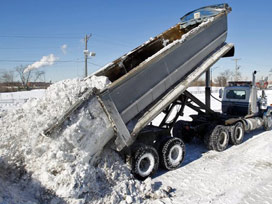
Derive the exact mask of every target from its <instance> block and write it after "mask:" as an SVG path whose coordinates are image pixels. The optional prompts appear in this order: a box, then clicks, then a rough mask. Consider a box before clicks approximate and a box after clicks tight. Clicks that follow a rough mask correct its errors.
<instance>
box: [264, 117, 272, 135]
mask: <svg viewBox="0 0 272 204" xmlns="http://www.w3.org/2000/svg"><path fill="white" fill-rule="evenodd" d="M264 129H265V130H266V131H268V130H271V129H272V116H271V115H269V116H265V117H264Z"/></svg>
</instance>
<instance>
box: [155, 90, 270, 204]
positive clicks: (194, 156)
mask: <svg viewBox="0 0 272 204" xmlns="http://www.w3.org/2000/svg"><path fill="white" fill-rule="evenodd" d="M194 91H196V89H195V88H193V89H191V92H194ZM266 94H267V99H268V102H269V104H272V91H271V90H267V91H266ZM259 95H260V92H259ZM214 96H218V94H216V93H214ZM197 97H198V98H199V99H201V100H202V101H205V95H204V94H197ZM211 102H212V108H213V109H215V110H220V106H221V103H219V102H218V101H216V100H214V99H212V101H211ZM190 114H195V113H194V111H192V110H189V109H187V111H186V112H185V116H184V117H183V118H182V119H185V120H186V119H188V120H189V115H190ZM153 180H154V183H155V184H156V186H158V187H165V186H171V187H172V191H173V194H172V197H170V198H163V199H158V200H155V201H153V202H151V203H152V204H180V203H184V204H191V203H200V204H208V203H213V204H222V203H224V204H238V203H239V204H256V203H264V204H271V203H272V195H271V192H272V132H271V131H264V130H262V129H259V130H255V131H253V132H251V133H248V134H246V136H245V141H244V142H243V143H242V144H240V145H238V146H229V148H228V149H227V150H225V151H224V152H216V151H207V149H206V148H205V147H204V145H203V143H202V142H201V141H198V140H195V141H193V143H192V144H186V155H185V160H184V163H183V165H182V167H180V168H179V169H177V170H175V171H168V172H166V171H163V170H161V171H159V172H158V173H157V175H156V176H155V178H154V179H153ZM155 189H156V188H155Z"/></svg>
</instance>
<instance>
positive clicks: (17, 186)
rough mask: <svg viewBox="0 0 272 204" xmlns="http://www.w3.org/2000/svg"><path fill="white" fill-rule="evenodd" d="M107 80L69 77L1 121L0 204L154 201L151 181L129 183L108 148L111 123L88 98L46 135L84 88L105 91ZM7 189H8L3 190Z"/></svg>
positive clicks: (125, 168) (123, 168) (123, 167)
mask: <svg viewBox="0 0 272 204" xmlns="http://www.w3.org/2000/svg"><path fill="white" fill-rule="evenodd" d="M108 83H109V81H108V80H107V78H106V77H95V76H93V77H91V78H88V79H86V80H81V79H73V80H65V81H61V82H58V83H56V84H54V85H52V86H50V87H49V88H48V89H47V90H46V92H45V94H44V96H43V97H41V98H39V99H29V100H28V101H27V103H25V104H24V105H23V106H22V107H21V108H17V109H14V110H10V111H7V112H5V113H4V114H3V115H2V118H0V126H1V133H0V137H1V140H0V167H1V168H0V203H1V204H2V203H18V204H20V203H52V204H53V203H73V204H79V203H119V202H120V201H122V200H126V202H127V203H131V202H133V203H135V202H136V203H139V202H142V201H143V199H144V198H145V197H146V196H148V195H149V196H150V197H152V195H153V194H152V191H153V188H152V183H151V180H149V181H147V182H145V183H141V182H139V181H137V180H134V179H133V176H132V175H131V173H130V169H129V167H128V166H127V165H126V164H124V162H123V161H122V160H121V159H120V157H119V155H117V154H116V153H115V152H114V151H113V150H110V148H106V149H105V151H103V152H102V154H101V156H100V157H99V153H101V150H102V147H103V146H105V145H106V144H107V142H108V141H109V139H111V138H112V136H113V130H112V128H111V126H110V122H109V120H108V118H107V116H106V115H105V113H104V112H103V110H102V108H101V107H100V105H99V103H98V102H97V100H95V98H94V99H91V100H89V102H88V103H87V104H85V105H84V106H83V107H82V108H81V109H79V110H78V111H77V112H76V113H75V114H73V115H71V117H70V120H69V121H68V122H66V123H65V124H64V127H63V129H62V130H61V131H59V132H56V133H55V134H53V135H51V136H50V137H46V136H43V135H42V134H41V133H42V132H43V130H44V129H46V128H47V127H49V126H50V125H51V124H54V123H56V122H57V121H58V118H59V117H60V116H61V115H62V114H63V113H64V112H65V111H66V110H67V109H68V108H69V107H70V106H71V105H72V104H74V103H75V102H76V100H77V99H78V98H79V97H80V95H82V93H83V92H85V91H86V90H87V89H90V88H93V87H96V88H98V89H103V88H104V87H105V86H106V85H107V84H108ZM6 186H8V187H6Z"/></svg>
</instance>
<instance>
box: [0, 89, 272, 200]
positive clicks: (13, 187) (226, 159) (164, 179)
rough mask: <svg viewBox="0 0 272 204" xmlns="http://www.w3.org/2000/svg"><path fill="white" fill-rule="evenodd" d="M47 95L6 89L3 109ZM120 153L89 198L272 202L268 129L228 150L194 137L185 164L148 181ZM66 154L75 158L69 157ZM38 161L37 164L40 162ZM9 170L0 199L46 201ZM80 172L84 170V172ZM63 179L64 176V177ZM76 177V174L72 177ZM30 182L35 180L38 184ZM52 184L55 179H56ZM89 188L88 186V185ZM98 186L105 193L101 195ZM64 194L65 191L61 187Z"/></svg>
mask: <svg viewBox="0 0 272 204" xmlns="http://www.w3.org/2000/svg"><path fill="white" fill-rule="evenodd" d="M212 90H213V95H214V96H215V97H218V88H213V89H212ZM189 91H190V92H191V93H193V94H194V95H195V96H197V98H199V99H200V100H202V101H204V100H205V95H204V88H203V87H202V88H201V87H200V88H199V87H192V88H190V89H189ZM44 94H45V92H44V90H35V91H31V92H17V93H8V94H4V93H1V94H0V105H1V106H0V110H1V111H2V112H3V113H4V112H6V111H7V110H15V109H20V107H21V106H22V104H23V103H24V102H25V101H27V100H28V99H29V98H42V97H43V95H44ZM267 95H268V101H269V102H271V103H272V91H271V90H270V91H268V92H267ZM56 98H57V97H56ZM211 102H212V108H213V109H214V110H216V111H220V109H221V104H220V102H218V101H216V100H214V99H212V101H211ZM32 103H33V102H32ZM193 113H194V112H193V110H190V109H189V108H186V109H185V116H184V119H188V120H189V119H190V118H189V115H190V114H193ZM161 117H162V116H159V117H158V118H156V119H155V121H154V123H155V124H156V123H158V121H159V119H160V118H161ZM1 132H2V131H1ZM57 142H59V141H57ZM0 145H1V144H0ZM51 145H53V144H51ZM50 148H51V147H50ZM43 151H45V150H43ZM79 153H80V152H78V154H79ZM30 154H31V153H29V155H30ZM103 154H104V156H105V157H110V156H112V154H113V153H112V152H104V153H103ZM50 156H52V155H50ZM57 156H60V157H61V158H62V159H63V158H65V157H63V155H57ZM67 156H69V155H66V157H67ZM46 158H47V157H46ZM116 158H117V157H113V159H108V160H106V159H105V160H103V161H102V162H101V164H100V165H98V167H99V168H100V169H101V170H100V171H99V172H95V174H94V172H93V170H92V171H91V172H92V173H93V174H92V175H96V176H97V177H99V178H100V180H97V178H96V179H94V180H91V182H92V183H93V185H94V187H95V188H97V189H95V190H96V192H95V193H96V194H95V195H96V196H97V198H96V200H95V201H91V200H90V201H91V202H90V203H123V204H125V203H143V202H145V203H152V204H163V203H166V204H172V203H176V204H180V203H186V204H187V203H188V204H189V203H200V204H202V203H203V204H204V203H205V204H206V203H213V204H219V203H220V204H221V203H222V204H236V203H237V204H238V203H245V204H251V203H252V204H256V203H258V204H259V203H264V204H272V133H271V131H270V132H264V131H263V130H256V131H254V132H252V133H250V134H246V136H245V141H244V142H243V143H242V144H241V145H239V146H230V147H229V148H228V149H227V150H225V151H224V152H215V151H207V149H206V148H205V147H204V144H202V143H201V142H200V141H194V142H193V143H192V144H189V145H186V156H185V160H184V163H183V165H182V167H180V168H179V169H177V170H174V171H164V170H159V171H158V173H157V174H156V175H155V176H154V177H153V178H152V181H150V180H149V179H147V181H145V182H143V183H140V182H138V181H136V180H134V179H132V178H131V176H130V175H129V173H128V172H127V171H128V170H127V168H126V166H125V165H124V164H122V162H121V161H119V160H118V159H116ZM0 159H1V158H0ZM36 159H37V160H36V162H38V163H39V165H41V167H40V168H43V167H42V160H41V161H40V160H39V158H36ZM47 159H48V158H47ZM49 159H50V158H49ZM65 159H71V158H68V157H67V158H65ZM47 161H49V160H47ZM31 162H33V161H31ZM0 164H1V160H0ZM63 164H65V163H63ZM74 164H76V163H74ZM33 165H35V162H34V163H33ZM116 165H117V166H116ZM36 168H37V167H36ZM67 168H70V166H67ZM84 168H86V167H84ZM5 170H6V169H4V170H3V169H0V204H8V203H29V204H31V203H32V204H34V203H35V204H36V203H46V202H45V201H44V200H46V199H44V200H43V201H39V199H37V195H36V194H37V192H35V191H34V190H33V189H34V188H35V187H34V186H31V185H29V183H27V182H25V183H24V185H25V186H24V188H23V187H22V185H21V184H20V185H19V184H17V183H16V181H15V182H14V181H12V182H11V181H9V180H7V178H6V177H5V175H7V176H8V175H9V174H8V173H7V172H5ZM11 170H12V169H11ZM58 171H59V170H58ZM85 171H87V170H85ZM42 173H43V175H34V174H33V175H34V176H36V177H37V178H42V180H41V181H45V180H46V179H48V178H47V175H46V174H45V171H44V172H42ZM80 173H81V174H82V173H84V172H83V171H81V172H80ZM15 174H20V172H16V173H15ZM104 174H105V175H106V176H107V179H109V178H110V181H111V182H110V183H107V182H106V181H104V178H103V176H105V175H104ZM39 176H40V177H39ZM16 178H17V177H16ZM68 178H70V177H68ZM24 179H25V178H24ZM61 179H65V178H64V177H62V178H61ZM71 179H74V178H73V177H71ZM77 179H79V178H77ZM90 179H92V178H90ZM25 180H26V179H25ZM114 181H115V182H116V183H115V185H113V183H114ZM51 182H53V181H51ZM59 182H61V181H59ZM31 184H32V185H33V183H31ZM34 185H38V182H34ZM50 185H55V184H54V183H51V184H50ZM103 185H105V186H103ZM107 185H108V186H107ZM86 187H87V186H84V188H86ZM169 187H170V188H169ZM61 188H62V189H60V190H66V187H65V186H61ZM164 189H165V190H164ZM81 191H82V189H81ZM99 191H100V193H101V194H99ZM104 192H105V193H104ZM63 193H65V192H63ZM66 193H67V192H66ZM59 194H60V195H62V192H61V193H59ZM120 194H121V195H122V196H120ZM144 194H148V195H150V196H147V198H146V199H145V196H144ZM42 195H43V194H42ZM45 195H47V196H48V193H45ZM92 195H93V194H92ZM35 196H36V197H35ZM51 196H52V195H51ZM99 196H105V197H107V199H105V198H99ZM34 197H35V198H34ZM38 197H39V196H38ZM48 199H49V198H48ZM11 201H13V202H11ZM64 202H65V201H64V200H61V199H55V200H54V199H53V201H52V200H51V202H50V203H52V204H53V203H64ZM69 203H77V204H79V203H82V204H83V203H85V202H83V201H82V202H80V201H70V200H69ZM86 203H88V202H86Z"/></svg>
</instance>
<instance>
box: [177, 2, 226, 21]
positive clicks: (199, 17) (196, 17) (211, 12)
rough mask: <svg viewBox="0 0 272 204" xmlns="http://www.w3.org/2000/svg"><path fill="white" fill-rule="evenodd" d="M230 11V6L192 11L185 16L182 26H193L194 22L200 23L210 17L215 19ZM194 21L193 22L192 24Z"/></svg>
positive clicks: (209, 7)
mask: <svg viewBox="0 0 272 204" xmlns="http://www.w3.org/2000/svg"><path fill="white" fill-rule="evenodd" d="M228 9H230V8H229V6H228V4H218V5H213V6H207V7H202V8H200V9H197V10H194V11H191V12H189V13H187V14H186V15H185V16H183V17H182V18H181V19H180V20H181V25H182V24H188V23H190V24H192V23H193V22H200V21H203V20H204V19H207V18H209V17H213V16H216V15H218V14H219V13H222V12H224V11H226V10H228ZM192 21H193V22H192Z"/></svg>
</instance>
